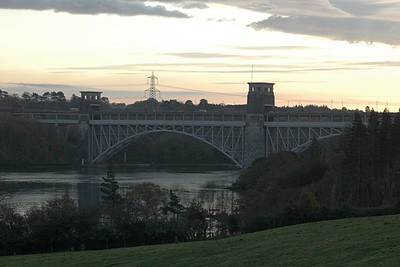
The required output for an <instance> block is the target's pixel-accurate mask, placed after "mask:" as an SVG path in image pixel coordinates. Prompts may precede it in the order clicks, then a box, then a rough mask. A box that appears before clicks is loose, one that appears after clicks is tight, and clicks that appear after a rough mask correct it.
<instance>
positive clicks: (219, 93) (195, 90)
mask: <svg viewBox="0 0 400 267" xmlns="http://www.w3.org/2000/svg"><path fill="white" fill-rule="evenodd" d="M159 86H161V87H166V88H172V89H177V90H182V91H191V92H200V93H208V94H216V95H228V96H240V97H243V95H240V94H230V93H221V92H213V91H205V90H198V89H191V88H185V87H176V86H171V85H165V84H160V85H159Z"/></svg>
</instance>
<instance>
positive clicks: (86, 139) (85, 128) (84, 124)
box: [79, 120, 90, 163]
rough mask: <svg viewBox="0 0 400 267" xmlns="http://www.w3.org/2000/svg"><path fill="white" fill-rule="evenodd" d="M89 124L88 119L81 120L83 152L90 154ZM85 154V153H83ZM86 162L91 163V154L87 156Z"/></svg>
mask: <svg viewBox="0 0 400 267" xmlns="http://www.w3.org/2000/svg"><path fill="white" fill-rule="evenodd" d="M89 130H90V128H89V124H88V121H86V120H81V121H80V122H79V145H80V147H81V148H82V150H83V151H82V153H83V154H85V155H88V153H89V149H90V147H89ZM82 156H83V155H82ZM85 160H86V162H88V163H89V160H90V158H89V156H86V158H85Z"/></svg>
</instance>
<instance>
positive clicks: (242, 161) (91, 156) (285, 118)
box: [14, 111, 367, 167]
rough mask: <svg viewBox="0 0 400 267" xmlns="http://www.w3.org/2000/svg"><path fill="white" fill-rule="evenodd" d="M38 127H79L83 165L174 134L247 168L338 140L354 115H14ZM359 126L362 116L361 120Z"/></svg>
mask: <svg viewBox="0 0 400 267" xmlns="http://www.w3.org/2000/svg"><path fill="white" fill-rule="evenodd" d="M14 115H15V116H23V117H28V118H31V119H34V120H37V121H38V122H40V123H46V124H55V125H59V126H61V125H71V124H76V125H79V127H80V130H81V134H82V136H85V138H86V140H87V143H88V160H89V162H91V163H97V162H102V161H104V160H106V159H107V158H109V157H111V156H112V155H114V154H115V153H117V152H118V151H120V150H121V149H122V148H124V147H126V146H127V145H129V144H130V143H132V142H134V140H136V139H137V138H140V137H141V136H143V135H145V134H151V133H155V132H175V133H180V134H185V135H189V136H192V137H193V138H196V139H199V140H201V141H203V142H205V143H207V144H209V145H211V146H213V147H215V148H216V149H218V150H219V151H221V152H222V153H224V154H225V155H226V156H227V157H229V158H230V159H231V160H232V161H233V162H235V164H237V165H238V166H240V167H247V166H249V165H250V164H251V162H252V161H253V160H254V159H256V158H258V157H261V156H268V155H270V154H271V153H276V152H279V151H295V152H296V151H301V150H302V149H304V148H306V147H307V146H308V145H309V144H310V143H311V142H312V140H313V139H314V138H317V139H322V138H328V137H331V136H335V135H339V134H341V133H342V132H343V129H344V128H345V127H346V126H348V125H350V124H351V123H352V121H353V116H354V113H353V112H348V111H343V112H339V111H332V112H324V113H316V112H314V113H311V112H310V113H305V112H294V111H292V112H276V111H270V112H268V113H266V114H246V113H211V112H108V113H106V112H103V113H90V114H80V113H76V112H75V113H74V112H64V113H61V112H58V113H55V112H54V113H53V112H48V113H15V114H14ZM363 119H364V121H366V120H367V115H366V114H364V117H363Z"/></svg>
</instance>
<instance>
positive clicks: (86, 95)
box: [80, 91, 102, 113]
mask: <svg viewBox="0 0 400 267" xmlns="http://www.w3.org/2000/svg"><path fill="white" fill-rule="evenodd" d="M101 94H102V92H96V91H81V108H80V111H81V112H82V113H87V112H93V111H100V109H101Z"/></svg>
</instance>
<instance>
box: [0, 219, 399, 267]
mask: <svg viewBox="0 0 400 267" xmlns="http://www.w3.org/2000/svg"><path fill="white" fill-rule="evenodd" d="M0 266H84V267H88V266H153V267H154V266H400V215H395V216H382V217H368V218H356V219H343V220H335V221H325V222H317V223H308V224H302V225H294V226H289V227H282V228H277V229H273V230H268V231H262V232H257V233H252V234H246V235H240V236H236V237H231V238H226V239H221V240H211V241H204V242H192V243H179V244H168V245H158V246H145V247H134V248H125V249H110V250H103V251H84V252H66V253H54V254H39V255H24V256H10V257H0Z"/></svg>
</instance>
